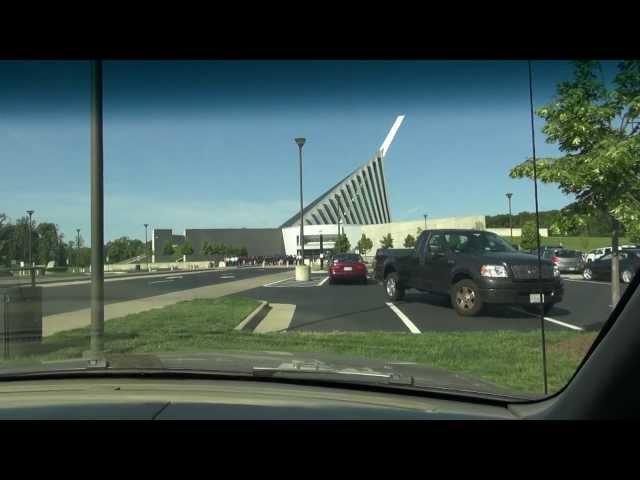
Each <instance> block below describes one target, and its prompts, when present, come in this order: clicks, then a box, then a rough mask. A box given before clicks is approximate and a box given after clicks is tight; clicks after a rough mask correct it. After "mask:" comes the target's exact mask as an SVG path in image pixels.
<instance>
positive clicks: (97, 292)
mask: <svg viewBox="0 0 640 480" xmlns="http://www.w3.org/2000/svg"><path fill="white" fill-rule="evenodd" d="M87 354H88V356H89V358H90V360H91V361H93V362H100V363H101V362H103V361H104V169H103V142H102V61H101V60H95V61H93V62H92V65H91V344H90V351H89V352H87Z"/></svg>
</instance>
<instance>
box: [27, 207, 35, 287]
mask: <svg viewBox="0 0 640 480" xmlns="http://www.w3.org/2000/svg"><path fill="white" fill-rule="evenodd" d="M33 212H34V211H33V210H27V213H28V214H29V268H30V269H31V286H32V287H35V286H36V272H35V270H34V269H33V251H32V249H31V215H33Z"/></svg>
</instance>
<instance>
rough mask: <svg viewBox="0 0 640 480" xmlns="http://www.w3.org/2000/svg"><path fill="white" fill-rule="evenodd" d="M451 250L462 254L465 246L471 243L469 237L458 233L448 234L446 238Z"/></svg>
mask: <svg viewBox="0 0 640 480" xmlns="http://www.w3.org/2000/svg"><path fill="white" fill-rule="evenodd" d="M444 238H445V240H446V242H447V245H448V247H449V249H451V250H452V251H453V252H455V253H461V252H462V251H463V249H464V245H465V244H466V243H467V242H468V241H469V237H468V236H467V235H460V234H458V233H450V234H449V233H448V234H445V236H444Z"/></svg>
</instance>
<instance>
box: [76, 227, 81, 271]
mask: <svg viewBox="0 0 640 480" xmlns="http://www.w3.org/2000/svg"><path fill="white" fill-rule="evenodd" d="M76 233H77V238H76V250H77V253H76V270H77V273H80V229H79V228H76Z"/></svg>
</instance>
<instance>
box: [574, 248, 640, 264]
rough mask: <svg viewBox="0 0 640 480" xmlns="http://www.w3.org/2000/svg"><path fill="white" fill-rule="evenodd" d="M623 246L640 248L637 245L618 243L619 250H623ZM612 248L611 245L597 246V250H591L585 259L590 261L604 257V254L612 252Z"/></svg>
mask: <svg viewBox="0 0 640 480" xmlns="http://www.w3.org/2000/svg"><path fill="white" fill-rule="evenodd" d="M623 248H638V246H637V245H618V250H622V249H623ZM611 250H612V248H611V247H601V248H596V249H595V250H591V251H590V252H589V253H588V254H587V256H586V258H585V261H586V262H587V263H590V262H592V261H594V260H596V259H598V258H600V257H602V256H603V255H606V254H607V253H611Z"/></svg>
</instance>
